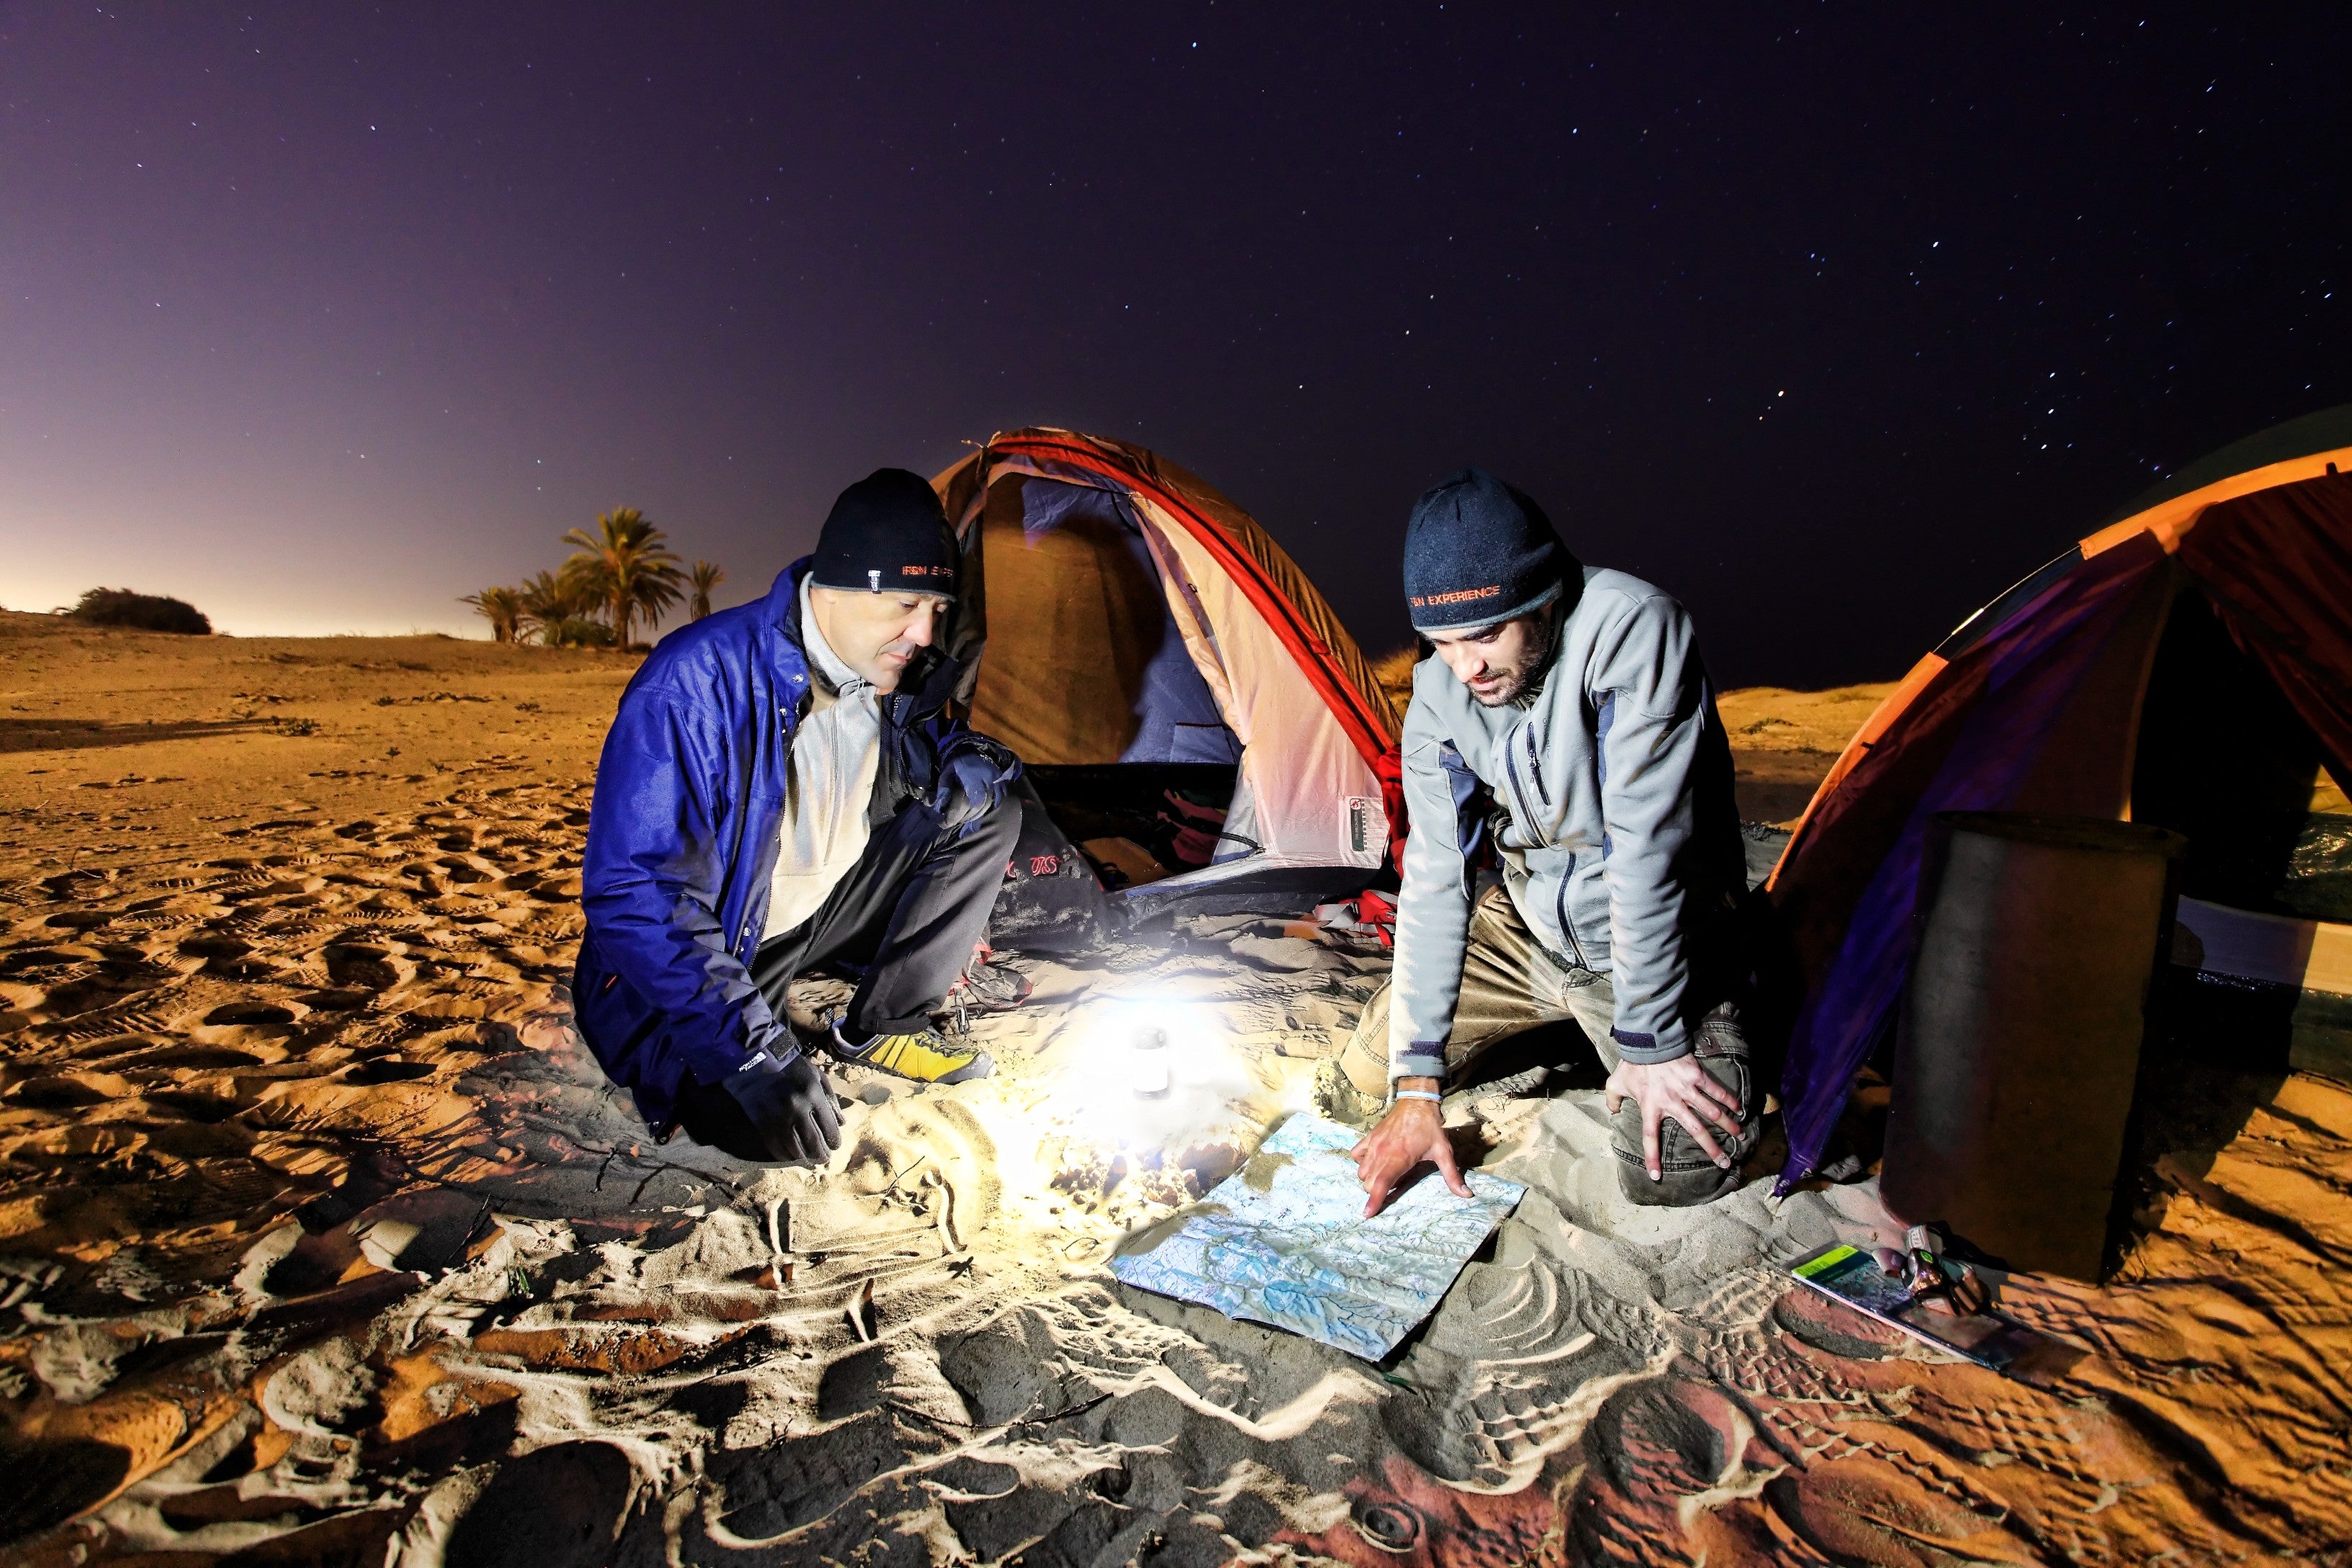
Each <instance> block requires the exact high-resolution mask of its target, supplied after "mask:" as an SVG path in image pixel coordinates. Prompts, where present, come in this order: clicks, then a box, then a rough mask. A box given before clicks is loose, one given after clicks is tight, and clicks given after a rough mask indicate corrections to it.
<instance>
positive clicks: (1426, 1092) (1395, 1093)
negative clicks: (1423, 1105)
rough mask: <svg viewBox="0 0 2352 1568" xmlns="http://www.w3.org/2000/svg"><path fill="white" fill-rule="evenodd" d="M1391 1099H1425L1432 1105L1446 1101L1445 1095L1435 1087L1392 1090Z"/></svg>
mask: <svg viewBox="0 0 2352 1568" xmlns="http://www.w3.org/2000/svg"><path fill="white" fill-rule="evenodd" d="M1389 1098H1390V1099H1391V1100H1427V1101H1429V1102H1430V1103H1431V1104H1432V1105H1438V1104H1442V1103H1444V1100H1445V1097H1444V1095H1442V1094H1440V1093H1438V1092H1437V1091H1436V1090H1435V1089H1392V1090H1391V1091H1390V1094H1389Z"/></svg>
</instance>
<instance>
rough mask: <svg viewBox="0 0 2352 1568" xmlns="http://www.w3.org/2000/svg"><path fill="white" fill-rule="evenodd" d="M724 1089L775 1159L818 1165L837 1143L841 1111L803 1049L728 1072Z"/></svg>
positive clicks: (839, 1143)
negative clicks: (787, 1058) (786, 1058)
mask: <svg viewBox="0 0 2352 1568" xmlns="http://www.w3.org/2000/svg"><path fill="white" fill-rule="evenodd" d="M727 1092H728V1093H730V1094H731V1095H733V1096H734V1097H735V1101H736V1103H737V1104H739V1105H740V1106H741V1107H742V1108H743V1114H744V1115H746V1116H748V1117H750V1118H751V1125H752V1126H753V1127H754V1128H756V1129H758V1131H759V1133H760V1140H761V1142H763V1143H765V1144H767V1146H768V1152H769V1153H770V1154H772V1155H773V1156H774V1157H775V1158H776V1159H779V1160H805V1161H807V1162H808V1163H810V1164H812V1165H822V1164H824V1163H825V1161H826V1160H828V1159H829V1158H831V1157H832V1154H833V1152H834V1151H835V1149H837V1148H839V1147H840V1146H841V1113H840V1112H839V1111H837V1110H835V1109H834V1103H833V1086H832V1085H831V1084H829V1083H827V1082H825V1080H824V1071H823V1069H821V1068H819V1067H818V1066H817V1065H816V1064H815V1063H814V1062H813V1061H811V1060H809V1058H808V1056H807V1054H806V1053H805V1052H803V1054H802V1055H800V1056H796V1057H794V1058H793V1059H792V1060H790V1061H788V1062H785V1063H782V1065H781V1066H780V1065H778V1064H777V1062H776V1061H775V1059H774V1058H772V1057H762V1058H760V1060H759V1062H757V1063H756V1064H754V1065H753V1066H751V1067H748V1068H744V1069H743V1070H741V1071H740V1072H737V1073H732V1074H730V1075H729V1077H728V1079H727Z"/></svg>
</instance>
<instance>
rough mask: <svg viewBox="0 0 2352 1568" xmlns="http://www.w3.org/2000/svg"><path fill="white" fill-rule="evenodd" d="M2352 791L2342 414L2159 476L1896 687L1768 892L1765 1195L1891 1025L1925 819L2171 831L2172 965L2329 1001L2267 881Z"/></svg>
mask: <svg viewBox="0 0 2352 1568" xmlns="http://www.w3.org/2000/svg"><path fill="white" fill-rule="evenodd" d="M2327 774H2332V775H2333V779H2334V781H2335V786H2352V405H2347V406H2345V407H2341V408H2336V409H2330V410H2327V411H2326V412H2324V413H2319V414H2314V415H2311V416H2306V417H2305V418H2302V419H2297V420H2294V421H2291V422H2290V423H2288V424H2285V425H2282V426H2276V427H2275V428H2273V429H2271V430H2268V431H2265V432H2264V433H2263V434H2262V435H2259V436H2256V437H2252V438H2250V439H2248V440H2245V441H2242V442H2240V443H2238V444H2237V445H2235V446H2232V447H2226V448H2224V449H2223V450H2221V451H2220V452H2217V453H2215V454H2214V455H2213V456H2212V457H2210V458H2206V459H2204V460H2203V461H2202V462H2200V463H2197V464H2194V465H2192V466H2190V467H2189V468H2184V469H2182V470H2181V471H2180V472H2179V474H2177V475H2176V476H2174V477H2173V479H2170V480H2169V481H2168V482H2167V483H2165V484H2164V485H2162V486H2160V487H2158V489H2156V490H2154V491H2152V492H2151V493H2149V494H2148V495H2147V496H2144V497H2142V498H2141V499H2140V500H2137V501H2136V502H2134V503H2133V504H2132V505H2131V506H2130V507H2127V508H2126V509H2125V510H2124V512H2123V513H2121V514H2119V515H2118V516H2117V517H2116V519H2115V520H2114V521H2111V522H2110V523H2109V524H2108V525H2107V526H2105V527H2104V528H2102V529H2100V530H2099V531H2097V532H2095V533H2093V534H2092V535H2090V536H2089V537H2088V538H2086V539H2084V540H2083V541H2082V542H2080V543H2079V544H2077V545H2076V546H2075V547H2074V548H2073V549H2070V550H2068V551H2067V552H2065V553H2064V554H2063V555H2062V556H2060V557H2059V558H2058V559H2057V560H2055V561H2053V562H2052V563H2049V564H2048V565H2047V566H2044V567H2043V568H2042V570H2040V571H2039V572H2036V573H2034V574H2032V576H2029V577H2027V578H2026V579H2025V580H2024V581H2023V582H2021V583H2020V584H2017V585H2016V586H2015V587H2013V588H2011V590H2010V591H2009V592H2008V593H2006V594H2004V595H2001V596H2000V598H1998V599H1996V600H1994V601H1993V602H1992V604H1990V605H1987V606H1986V607H1985V608H1984V609H1982V610H1980V611H1979V612H1978V613H1977V614H1976V615H1974V616H1970V617H1969V619H1968V620H1967V621H1966V622H1965V623H1963V624H1962V625H1961V626H1960V627H1959V629H1958V630H1957V631H1955V632H1954V633H1953V634H1952V635H1951V636H1950V637H1948V638H1946V639H1945V641H1944V642H1943V644H1942V645H1941V646H1940V647H1937V649H1936V650H1935V651H1934V652H1932V653H1930V654H1928V655H1927V657H1926V658H1923V659H1921V660H1920V661H1919V663H1918V664H1917V665H1916V667H1914V668H1913V669H1912V670H1911V672H1910V673H1909V674H1908V675H1907V676H1906V677H1905V678H1904V679H1903V681H1902V682H1901V684H1899V685H1898V686H1897V687H1896V688H1895V691H1894V692H1893V693H1892V694H1891V695H1890V696H1889V697H1888V698H1887V699H1886V700H1885V702H1884V703H1883V704H1881V706H1880V707H1879V709H1878V710H1877V711H1876V712H1875V713H1874V714H1873V715H1872V716H1871V718H1870V719H1869V721H1867V722H1865V723H1864V725H1863V727H1862V729H1861V731H1859V732H1858V733H1857V734H1856V735H1855V736H1854V738H1853V742H1851V743H1849V744H1848V745H1847V747H1846V749H1845V752H1844V753H1843V755H1842V756H1840V757H1839V759H1838V761H1837V763H1836V764H1835V766H1833V767H1832V769H1831V771H1830V773H1829V776H1828V777H1827V778H1826V779H1825V780H1824V781H1823V782H1822V786H1821V788H1820V790H1819V791H1818V792H1817V793H1816V794H1815V795H1814V796H1813V800H1812V804H1811V805H1810V806H1808V807H1807V808H1806V811H1805V814H1804V816H1803V817H1802V818H1801V820H1800V822H1799V823H1798V826H1797V828H1796V831H1795V833H1794V835H1793V836H1792V837H1791V838H1790V842H1789V845H1788V847H1787V848H1786V850H1785V851H1784V852H1783V854H1782V856H1781V858H1780V865H1779V867H1778V868H1776V869H1775V870H1774V872H1773V875H1772V879H1771V881H1770V883H1769V888H1770V890H1771V896H1772V900H1773V902H1774V904H1775V906H1776V907H1777V909H1778V910H1779V911H1780V915H1781V917H1782V921H1783V923H1784V925H1785V927H1786V929H1787V930H1788V931H1789V933H1790V938H1791V940H1792V942H1793V944H1794V946H1795V949H1796V953H1797V957H1798V960H1799V963H1800V964H1801V968H1802V970H1803V972H1804V977H1805V981H1806V994H1805V999H1804V1002H1803V1005H1802V1006H1801V1010H1800V1012H1799V1014H1798V1017H1797V1023H1796V1027H1795V1032H1794V1034H1793V1035H1792V1037H1791V1038H1790V1055H1789V1063H1788V1068H1787V1072H1786V1074H1785V1076H1784V1078H1783V1080H1782V1098H1783V1100H1785V1101H1786V1103H1787V1105H1788V1107H1789V1110H1788V1129H1789V1142H1790V1161H1789V1165H1788V1169H1787V1172H1786V1173H1785V1174H1784V1176H1783V1183H1784V1184H1787V1183H1789V1182H1793V1181H1794V1180H1797V1179H1800V1178H1801V1177H1802V1176H1803V1175H1805V1174H1806V1173H1808V1172H1810V1171H1811V1168H1812V1166H1813V1165H1814V1164H1815V1163H1817V1161H1818V1160H1819V1157H1820V1154H1821V1151H1822V1147H1823V1145H1824V1143H1825V1142H1826V1141H1827V1139H1828V1136H1829V1133H1830V1131H1831V1129H1832V1125H1833V1124H1834V1122H1835V1121H1836V1119H1837V1116H1838V1113H1839V1111H1840V1110H1841V1109H1842V1107H1843V1104H1844V1102H1845V1100H1846V1096H1847V1094H1848V1092H1849V1090H1850V1089H1851V1087H1852V1085H1853V1080H1854V1076H1855V1074H1856V1072H1857V1071H1858V1070H1859V1069H1860V1068H1861V1067H1862V1065H1863V1063H1864V1061H1866V1060H1867V1059H1868V1058H1870V1056H1871V1055H1872V1053H1873V1052H1874V1049H1875V1048H1876V1047H1878V1046H1879V1045H1880V1044H1881V1043H1883V1042H1884V1041H1885V1039H1886V1037H1887V1034H1888V1031H1889V1030H1891V1029H1892V1028H1893V1027H1894V1023H1895V1012H1896V1007H1897V1005H1898V1002H1899V998H1900V996H1901V994H1902V989H1903V984H1904V981H1905V978H1906V968H1907V965H1908V962H1909V956H1910V951H1911V941H1912V921H1913V915H1914V904H1915V901H1916V893H1917V889H1918V882H1919V871H1920V856H1921V850H1922V845H1923V838H1924V834H1925V829H1926V826H1927V820H1928V818H1929V817H1930V816H1934V815H1935V814H1936V813H1937V812H1943V811H2030V812H2042V813H2051V814H2058V815H2065V816H2102V817H2127V818H2129V819H2131V820H2134V821H2139V822H2148V823H2153V824H2155V825H2157V826H2162V827H2168V828H2172V829H2176V830H2178V831H2179V832H2181V833H2183V834H2185V835H2186V836H2187V837H2188V838H2189V852H2188V861H2187V865H2186V868H2185V870H2184V873H2183V884H2182V892H2183V895H2184V897H2183V900H2182V905H2181V916H2180V922H2179V923H2180V926H2181V928H2182V934H2181V936H2180V938H2179V942H2178V943H2177V945H2176V949H2175V952H2176V955H2177V956H2178V955H2182V954H2184V953H2185V955H2186V956H2187V957H2189V959H2191V960H2192V961H2194V962H2197V963H2200V964H2201V966H2202V967H2204V968H2206V969H2208V970H2212V971H2216V972H2219V973H2234V974H2242V975H2246V976H2248V977H2251V978H2253V979H2257V980H2263V981H2269V982H2274V983H2280V984H2286V985H2294V986H2301V987H2309V988H2313V989H2315V990H2321V991H2335V992H2352V927H2347V925H2345V924H2342V923H2336V922H2340V921H2343V920H2344V918H2345V917H2344V915H2343V914H2342V913H2336V914H2335V916H2334V920H2333V921H2330V920H2326V919H2310V918H2302V917H2304V916H2307V915H2308V914H2310V913H2311V911H2310V910H2297V909H2296V908H2294V907H2293V906H2292V905H2287V906H2284V907H2283V906H2282V904H2281V901H2280V887H2281V882H2280V879H2281V876H2282V873H2283V868H2284V867H2285V866H2286V864H2287V862H2288V861H2289V859H2290V858H2291V857H2292V855H2293V854H2294V851H2295V850H2296V847H2297V845H2298V843H2299V842H2300V841H2301V840H2302V838H2303V836H2304V835H2305V834H2306V832H2307V830H2308V825H2309V824H2310V823H2311V822H2313V821H2315V820H2318V819H2315V818H2314V817H2312V816H2311V813H2312V812H2313V809H2314V807H2315V805H2322V806H2325V807H2326V808H2328V809H2332V810H2335V811H2342V810H2344V809H2345V808H2344V806H2343V805H2342V804H2341V802H2342V799H2343V797H2342V794H2341V789H2340V788H2339V787H2335V786H2331V785H2330V784H2329V782H2328V779H2327V777H2326V775H2327Z"/></svg>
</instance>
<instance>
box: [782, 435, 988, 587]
mask: <svg viewBox="0 0 2352 1568" xmlns="http://www.w3.org/2000/svg"><path fill="white" fill-rule="evenodd" d="M957 576H958V571H957V561H956V542H955V534H954V533H953V532H952V531H950V529H949V528H948V519H947V513H946V512H945V511H943V510H940V497H939V492H938V491H937V490H934V489H931V486H930V481H929V480H928V479H924V478H923V477H922V476H921V475H920V474H910V473H908V471H907V470H906V469H904V468H877V469H875V470H874V471H873V472H872V473H870V474H868V475H866V477H865V478H864V479H860V480H858V481H857V482H856V484H854V485H852V486H850V487H849V488H848V489H845V490H844V491H842V492H841V499H840V500H836V501H835V502H834V503H833V510H832V512H831V513H830V514H828V515H827V516H826V518H825V520H824V528H822V529H820V530H818V531H817V536H816V561H815V563H814V566H813V567H812V569H811V570H810V572H809V581H810V582H812V583H814V584H816V585H817V586H818V587H820V588H845V589H848V590H850V591H852V592H854V593H865V594H886V593H887V594H909V593H912V594H941V595H946V596H947V597H949V598H950V599H952V598H954V597H955V594H956V578H957Z"/></svg>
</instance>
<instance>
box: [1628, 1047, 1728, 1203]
mask: <svg viewBox="0 0 2352 1568" xmlns="http://www.w3.org/2000/svg"><path fill="white" fill-rule="evenodd" d="M1606 1092H1607V1094H1608V1096H1609V1114H1610V1115H1612V1116H1614V1115H1616V1114H1617V1108H1618V1107H1619V1106H1620V1105H1622V1104H1623V1103H1624V1102H1625V1100H1628V1099H1630V1100H1633V1103H1634V1104H1636V1105H1638V1106H1640V1107H1641V1108H1642V1163H1643V1167H1644V1168H1646V1169H1647V1170H1648V1171H1649V1173H1650V1180H1652V1181H1658V1180H1660V1179H1661V1178H1662V1177H1663V1176H1664V1172H1663V1171H1662V1170H1661V1169H1660V1167H1659V1164H1658V1144H1659V1141H1660V1138H1661V1133H1660V1132H1659V1126H1660V1124H1661V1123H1662V1122H1664V1121H1665V1119H1666V1118H1667V1117H1669V1116H1671V1117H1673V1118H1674V1119H1675V1121H1679V1122H1681V1123H1682V1126H1683V1131H1685V1132H1687V1133H1689V1134H1690V1135H1691V1138H1692V1140H1693V1141H1694V1142H1696V1143H1697V1144H1698V1146H1699V1147H1700V1148H1701V1149H1703V1150H1705V1151H1706V1157H1707V1158H1708V1159H1710V1160H1712V1161H1714V1162H1715V1163H1717V1165H1718V1166H1720V1167H1722V1168H1723V1169H1725V1170H1729V1169H1730V1168H1731V1156H1730V1155H1728V1154H1727V1153H1725V1152H1723V1145H1722V1144H1720V1143H1718V1142H1716V1141H1715V1135H1714V1132H1712V1131H1709V1126H1710V1124H1712V1126H1713V1127H1714V1128H1717V1129H1719V1130H1720V1131H1722V1132H1723V1133H1724V1134H1725V1135H1726V1136H1727V1137H1728V1136H1732V1135H1736V1134H1737V1133H1738V1131H1739V1110H1740V1106H1739V1097H1738V1095H1736V1094H1734V1093H1732V1092H1731V1090H1730V1089H1727V1088H1725V1087H1724V1086H1723V1085H1722V1084H1720V1083H1717V1081H1716V1080H1715V1079H1714V1078H1713V1076H1712V1075H1710V1074H1709V1073H1708V1072H1707V1070H1706V1068H1703V1067H1701V1066H1699V1065H1698V1058H1696V1057H1676V1058H1675V1059H1674V1060H1673V1061H1670V1062H1659V1063H1657V1064H1656V1065H1655V1066H1653V1067H1643V1066H1642V1065H1640V1064H1639V1063H1636V1062H1619V1063H1618V1064H1617V1070H1616V1071H1615V1072H1612V1073H1611V1074H1610V1075H1609V1087H1608V1089H1607V1090H1606Z"/></svg>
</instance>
